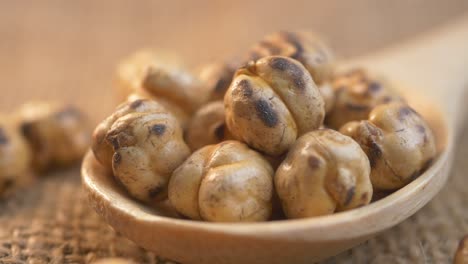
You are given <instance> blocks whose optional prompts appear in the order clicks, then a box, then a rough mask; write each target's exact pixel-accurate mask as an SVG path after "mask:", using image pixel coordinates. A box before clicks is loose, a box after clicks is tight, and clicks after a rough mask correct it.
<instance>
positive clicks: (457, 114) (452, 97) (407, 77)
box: [353, 15, 468, 131]
mask: <svg viewBox="0 0 468 264" xmlns="http://www.w3.org/2000/svg"><path fill="white" fill-rule="evenodd" d="M356 62H357V63H359V64H364V65H367V66H368V67H370V68H372V69H375V70H376V71H377V72H382V73H384V74H385V75H386V76H388V77H389V79H390V80H397V81H398V82H400V81H401V83H404V84H405V87H410V89H411V91H414V92H415V93H414V94H416V95H419V96H416V97H423V98H425V99H426V98H427V99H429V100H430V101H431V102H434V103H437V104H440V107H441V110H442V112H443V114H444V116H446V118H447V121H448V125H449V126H450V127H452V128H454V129H455V131H459V130H460V129H461V127H462V123H463V121H464V119H465V118H464V113H466V111H465V110H466V109H468V106H467V105H468V104H467V103H465V101H466V99H467V98H468V97H467V95H468V15H465V16H463V17H460V18H458V19H456V20H453V21H451V22H450V23H448V24H446V25H445V26H443V27H440V28H438V29H436V30H434V31H432V32H429V33H426V34H423V35H421V36H419V37H416V38H414V39H412V40H410V41H407V42H403V43H400V44H398V45H395V46H392V47H390V48H388V49H385V50H383V51H380V52H378V53H376V54H371V55H369V56H366V57H363V58H361V59H358V60H356V61H353V63H356ZM411 94H413V93H412V92H411ZM416 100H419V98H416Z"/></svg>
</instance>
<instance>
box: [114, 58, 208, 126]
mask: <svg viewBox="0 0 468 264" xmlns="http://www.w3.org/2000/svg"><path fill="white" fill-rule="evenodd" d="M175 57H176V56H175V55H170V54H167V53H162V52H159V53H158V52H155V51H149V50H144V51H139V52H136V53H135V54H132V55H131V56H130V57H129V58H127V59H125V60H124V61H122V63H120V65H119V66H118V68H117V82H118V86H119V87H120V91H122V92H121V93H122V94H123V95H124V96H128V95H129V94H132V93H137V94H140V95H141V96H145V97H149V98H151V99H153V100H156V101H158V102H159V103H161V104H163V105H164V106H165V107H166V109H168V110H169V111H171V112H173V114H175V115H176V116H179V115H180V114H177V113H179V112H184V113H185V115H187V116H190V115H191V114H192V113H193V112H194V111H195V110H196V109H198V108H199V107H200V106H201V105H202V104H203V103H205V102H206V100H207V97H208V95H207V94H206V93H205V92H204V91H203V88H204V87H203V86H202V84H201V83H200V82H199V80H198V79H197V78H195V76H193V75H192V74H191V73H190V72H189V71H188V70H186V69H185V68H184V67H183V65H182V63H180V62H179V60H178V59H177V58H175ZM180 121H181V123H182V125H184V122H183V120H180Z"/></svg>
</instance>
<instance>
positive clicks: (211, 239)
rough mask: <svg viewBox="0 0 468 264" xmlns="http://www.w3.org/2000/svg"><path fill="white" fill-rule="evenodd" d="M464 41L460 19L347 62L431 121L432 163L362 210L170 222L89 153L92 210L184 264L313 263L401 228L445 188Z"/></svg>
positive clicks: (463, 79) (466, 58) (463, 80)
mask: <svg viewBox="0 0 468 264" xmlns="http://www.w3.org/2000/svg"><path fill="white" fill-rule="evenodd" d="M467 43H468V17H465V18H462V19H460V20H458V21H455V22H453V23H452V24H451V25H449V26H447V27H444V28H442V29H440V30H439V31H437V32H434V33H431V34H429V35H426V36H422V37H421V38H419V39H417V40H415V41H411V42H409V43H406V44H403V45H400V46H399V47H395V48H392V49H390V50H386V51H383V52H382V53H378V54H375V55H371V56H367V57H363V58H360V59H358V60H354V61H352V62H348V63H346V65H360V66H362V65H364V66H367V67H368V68H369V69H371V70H376V71H377V72H381V73H383V74H385V76H388V77H389V79H391V80H398V81H401V82H402V83H404V84H405V85H401V86H399V87H400V88H399V90H400V92H402V94H403V95H404V96H405V97H406V98H408V99H409V100H408V101H409V103H410V105H411V106H412V107H413V108H415V109H416V110H417V111H418V112H419V113H420V114H421V115H423V116H424V117H425V118H426V120H427V121H428V122H429V124H430V126H431V127H432V129H433V131H434V134H435V135H436V140H437V143H438V149H439V155H438V157H437V159H436V160H435V161H434V162H433V164H432V165H431V166H430V167H429V168H428V169H427V170H426V171H425V172H424V173H423V174H422V175H421V176H419V177H418V178H416V179H415V180H414V181H412V182H411V183H409V184H408V185H407V186H405V187H403V188H402V189H400V190H398V191H396V192H394V193H392V194H390V195H389V196H387V197H385V198H383V199H381V200H378V201H376V202H373V203H371V204H369V205H367V206H364V207H361V208H357V209H354V210H350V211H346V212H340V213H336V214H333V215H328V216H321V217H314V218H307V219H296V220H284V221H272V222H263V223H232V224H226V223H208V222H198V221H191V220H184V219H175V218H171V216H174V214H175V213H174V212H173V211H172V210H171V208H170V206H167V204H163V205H161V206H159V207H155V208H153V207H148V206H146V205H144V204H141V203H139V202H137V201H135V200H134V199H132V198H131V197H129V196H128V195H127V194H126V193H125V191H124V190H123V189H122V188H121V187H119V186H118V185H117V184H116V183H115V182H114V180H113V179H112V175H111V173H110V172H109V171H106V169H105V168H104V167H102V166H101V165H100V164H99V163H98V162H97V161H96V159H95V158H94V155H93V154H92V152H91V151H90V152H88V154H87V155H86V157H85V159H84V162H83V166H82V180H83V187H84V190H85V193H86V194H87V196H88V198H89V201H90V205H91V206H92V207H93V208H94V209H95V210H96V212H97V213H98V214H99V215H101V216H102V217H103V218H104V220H105V221H106V222H107V223H109V225H111V226H112V227H113V228H114V229H115V230H116V231H118V232H120V233H122V234H123V235H124V236H126V237H128V238H129V239H131V240H133V241H134V242H135V243H136V244H138V245H140V246H142V247H143V248H145V249H148V250H150V251H153V252H156V253H157V254H160V255H162V256H164V257H168V258H171V259H174V260H176V261H180V262H182V263H311V262H313V261H317V260H321V259H324V258H327V257H329V256H333V255H336V254H338V253H340V252H342V251H344V250H346V249H349V248H351V247H353V246H356V245H358V244H359V243H362V242H363V241H365V240H367V239H369V238H371V237H373V236H375V235H376V234H378V233H379V232H382V231H384V230H386V229H388V228H390V227H392V226H394V225H396V224H398V223H400V222H402V221H403V220H405V219H406V218H408V217H409V216H411V215H412V214H414V213H415V212H416V211H418V210H419V209H420V208H421V207H423V206H424V205H425V204H426V203H427V202H429V201H430V200H431V199H432V198H433V197H434V196H435V195H436V194H437V193H438V192H439V190H440V189H441V188H442V186H443V185H444V183H445V182H446V180H447V178H448V176H449V170H450V167H451V164H452V161H453V155H454V145H455V141H456V138H457V131H458V130H459V128H460V127H461V125H460V124H461V122H460V121H461V114H462V111H461V109H460V108H459V107H458V105H459V104H458V102H459V101H460V100H461V96H462V95H463V91H464V89H463V87H464V85H465V84H467V83H468V82H467V81H468V73H466V74H465V73H464V72H463V70H464V69H467V68H468V67H467V66H468V55H467V54H466V52H465V50H464V49H465V47H466V44H467ZM465 75H466V76H465ZM406 87H411V88H410V89H405V88H406ZM447 94H449V95H447ZM421 95H424V98H422V97H421Z"/></svg>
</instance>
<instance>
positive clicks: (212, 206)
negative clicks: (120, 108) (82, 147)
mask: <svg viewBox="0 0 468 264" xmlns="http://www.w3.org/2000/svg"><path fill="white" fill-rule="evenodd" d="M272 196H273V169H272V168H271V166H270V164H269V163H268V162H267V161H266V160H265V159H264V158H263V157H262V156H261V155H260V154H259V153H257V152H255V151H253V150H251V149H249V148H248V147H247V146H246V145H245V144H242V143H240V142H237V141H224V142H222V143H220V144H218V145H209V146H206V147H204V148H202V149H200V150H198V151H196V152H195V153H193V154H192V156H190V157H189V158H188V159H187V160H186V161H185V162H184V163H183V164H182V165H181V166H180V167H179V168H177V170H175V171H174V173H173V175H172V177H171V180H170V183H169V200H170V201H171V203H172V205H173V206H174V207H175V208H176V210H177V211H179V213H181V214H183V215H185V216H187V217H189V218H191V219H196V220H201V219H203V220H206V221H212V222H252V221H265V220H267V219H269V218H270V216H271V211H272Z"/></svg>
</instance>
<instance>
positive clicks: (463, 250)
mask: <svg viewBox="0 0 468 264" xmlns="http://www.w3.org/2000/svg"><path fill="white" fill-rule="evenodd" d="M453 263H454V264H467V263H468V235H467V236H465V237H464V238H463V239H462V240H460V243H459V244H458V248H457V251H456V252H455V258H454V259H453Z"/></svg>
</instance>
